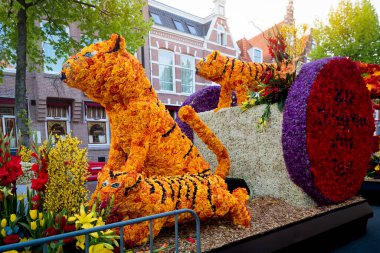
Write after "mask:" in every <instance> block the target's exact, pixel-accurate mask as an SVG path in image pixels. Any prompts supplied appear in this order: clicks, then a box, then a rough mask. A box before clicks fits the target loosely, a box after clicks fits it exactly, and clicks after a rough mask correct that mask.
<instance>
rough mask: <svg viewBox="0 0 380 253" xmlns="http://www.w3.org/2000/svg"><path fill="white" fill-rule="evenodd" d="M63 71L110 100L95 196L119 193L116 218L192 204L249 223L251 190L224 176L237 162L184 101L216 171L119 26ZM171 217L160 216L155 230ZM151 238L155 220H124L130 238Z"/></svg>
mask: <svg viewBox="0 0 380 253" xmlns="http://www.w3.org/2000/svg"><path fill="white" fill-rule="evenodd" d="M62 79H63V80H64V81H65V82H66V83H67V84H68V85H69V86H71V87H74V88H78V89H80V90H82V91H84V92H85V93H86V94H87V95H88V96H89V97H90V98H91V99H93V100H94V101H96V102H98V103H100V104H101V105H102V106H104V107H105V108H106V112H107V114H108V116H109V118H110V125H111V130H112V140H111V149H110V154H109V160H108V162H107V164H106V166H105V168H104V169H103V170H102V172H101V175H99V177H98V181H99V182H98V186H97V189H96V190H95V192H94V193H93V196H92V202H93V201H94V200H96V199H97V197H99V198H100V201H101V202H104V203H107V202H108V201H109V200H110V198H111V196H113V197H114V198H115V202H114V203H115V211H114V212H113V213H112V215H114V218H112V221H118V220H119V221H120V220H129V219H133V218H138V217H142V216H147V215H152V214H156V213H160V212H165V211H171V210H175V209H180V208H191V209H193V210H195V211H196V213H197V214H198V216H199V217H200V218H201V219H202V220H205V219H207V218H211V217H214V216H217V217H222V216H225V215H227V214H228V215H229V216H230V217H231V219H232V221H233V223H234V224H236V225H242V226H246V227H249V225H250V215H249V213H248V211H247V209H246V207H245V204H246V201H247V200H248V194H247V192H246V191H245V190H244V189H236V191H234V192H233V193H230V192H228V190H227V186H226V184H225V183H224V178H225V177H226V175H228V171H229V167H230V160H229V155H228V153H227V150H226V148H225V147H224V146H223V144H222V143H221V142H220V141H219V139H218V138H217V137H216V135H215V134H214V133H212V132H211V131H210V129H209V128H208V127H207V126H206V125H205V124H204V123H203V122H202V120H201V119H200V118H199V116H198V115H197V113H196V112H195V110H194V109H193V108H192V107H190V106H187V107H183V108H181V111H179V115H180V117H181V120H182V121H184V122H186V123H187V124H189V125H190V127H191V128H192V129H193V130H194V131H195V132H196V133H197V134H198V136H199V137H200V138H201V139H202V140H203V141H204V142H205V143H206V145H207V146H208V147H209V148H210V149H211V150H212V151H213V152H214V154H215V155H216V157H217V160H218V165H217V168H216V170H215V173H214V174H210V172H209V164H208V163H207V162H206V161H205V160H204V159H203V157H202V156H201V155H200V154H199V152H198V150H197V148H196V147H195V146H194V145H193V143H192V142H191V141H190V140H189V139H188V138H187V137H186V136H185V135H184V134H183V133H182V131H181V130H180V128H179V127H178V126H177V124H176V123H175V121H174V119H173V118H171V116H170V114H169V113H168V111H167V110H165V106H164V105H163V104H162V103H161V102H160V101H159V99H158V97H157V95H156V93H155V91H154V88H153V86H152V85H151V84H150V82H149V81H148V79H147V78H146V76H145V71H144V69H143V67H142V66H141V64H140V63H139V62H138V60H137V59H136V58H134V57H133V56H132V55H131V54H129V53H128V52H127V51H126V50H125V41H124V38H122V37H121V36H120V35H116V34H114V35H112V36H111V38H110V39H109V40H108V41H104V42H100V43H96V44H93V45H90V46H88V47H85V48H84V49H82V51H81V52H79V53H78V54H75V55H74V56H72V57H70V58H69V59H68V60H67V61H66V63H65V64H64V66H63V70H62ZM126 155H128V159H127V160H126V159H125V156H126ZM185 218H186V217H185ZM185 218H183V219H182V217H181V218H180V219H179V220H180V221H182V220H186V219H185ZM187 218H188V217H187ZM170 224H171V225H172V224H173V222H172V221H166V220H165V219H160V220H159V222H156V223H155V225H154V231H153V233H154V235H157V234H158V233H159V232H160V230H161V228H162V227H163V226H168V225H170ZM148 238H149V225H148V224H147V223H140V224H136V225H131V226H126V227H125V228H124V240H125V242H126V244H127V245H130V246H134V245H139V244H143V243H145V242H146V241H147V239H148Z"/></svg>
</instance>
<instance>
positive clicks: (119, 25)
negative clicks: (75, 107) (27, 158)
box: [0, 0, 152, 146]
mask: <svg viewBox="0 0 380 253" xmlns="http://www.w3.org/2000/svg"><path fill="white" fill-rule="evenodd" d="M145 4H146V1H145V0H128V1H126V0H65V1H62V0H0V83H1V82H2V80H1V77H2V74H3V72H2V71H3V69H4V68H5V67H6V66H7V65H9V64H10V65H13V66H16V84H15V97H16V116H17V115H19V114H20V113H23V112H25V111H26V110H27V102H26V101H27V100H26V86H25V76H26V70H27V69H28V70H29V71H33V70H37V71H38V70H41V69H43V66H44V65H45V64H49V63H56V61H57V58H61V57H68V56H69V55H70V54H72V53H74V52H75V51H77V50H78V49H79V48H81V47H82V46H83V45H87V44H89V43H92V42H94V40H97V39H108V38H109V35H110V34H111V33H119V34H121V35H123V36H124V38H125V39H126V44H127V50H128V51H130V52H132V53H134V52H135V51H136V50H137V48H138V47H140V46H142V45H143V44H144V41H145V37H146V35H147V33H148V30H149V29H150V27H151V25H152V22H151V21H149V22H147V21H146V20H144V13H143V11H142V9H143V7H144V5H145ZM43 22H44V25H43V26H41V24H42V23H43ZM73 25H74V26H75V25H76V26H78V27H79V29H80V31H81V36H80V34H75V36H70V35H69V34H68V33H67V27H69V26H73ZM73 35H74V34H73ZM45 41H46V42H48V43H49V44H50V45H51V46H52V47H53V49H54V50H55V53H56V57H50V58H49V57H44V54H43V50H42V43H43V42H45ZM17 127H18V129H19V130H20V131H21V133H22V142H23V144H24V145H27V146H28V144H29V137H28V129H27V126H26V125H25V123H24V122H23V121H22V120H17Z"/></svg>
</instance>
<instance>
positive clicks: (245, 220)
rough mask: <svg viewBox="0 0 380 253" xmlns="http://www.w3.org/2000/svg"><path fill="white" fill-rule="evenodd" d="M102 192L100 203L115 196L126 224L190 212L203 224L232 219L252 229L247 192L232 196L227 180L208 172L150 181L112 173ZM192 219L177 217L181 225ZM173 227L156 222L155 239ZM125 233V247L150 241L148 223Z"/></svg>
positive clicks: (170, 220)
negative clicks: (158, 215) (178, 212)
mask: <svg viewBox="0 0 380 253" xmlns="http://www.w3.org/2000/svg"><path fill="white" fill-rule="evenodd" d="M99 192H100V198H101V199H107V198H109V197H110V196H115V202H114V203H115V204H114V209H115V210H117V214H116V215H118V216H121V217H123V220H129V219H134V218H138V217H143V216H148V215H153V214H157V213H162V212H168V211H173V210H176V209H183V208H189V209H193V210H194V211H195V212H196V213H197V215H198V216H199V218H200V219H201V220H205V219H208V218H211V217H223V216H226V215H229V217H230V218H231V219H232V222H233V223H234V224H235V225H241V226H244V227H249V226H250V219H251V218H250V214H249V212H248V209H247V207H246V203H247V201H248V198H249V197H248V194H247V191H246V190H245V189H244V188H237V189H235V190H234V191H233V192H232V194H231V193H230V192H229V191H228V190H227V185H226V183H225V182H224V180H223V179H222V178H221V177H219V176H217V175H212V174H210V173H209V172H205V173H201V174H192V175H191V174H186V175H183V176H167V177H164V176H157V177H150V178H146V177H144V176H143V175H142V174H140V173H137V172H110V174H109V177H108V179H107V180H105V181H104V182H103V183H102V185H101V189H100V191H99ZM111 215H112V214H111ZM191 218H192V216H191V215H190V214H187V213H185V214H181V215H179V216H178V221H179V222H184V221H187V220H189V219H191ZM173 224H174V218H173V217H164V218H160V219H155V220H154V221H153V235H154V236H157V235H158V233H159V232H160V230H161V229H162V227H167V226H172V225H173ZM123 233H124V241H125V243H126V245H129V246H131V247H132V246H134V245H141V244H143V243H145V242H146V241H147V240H148V238H149V222H142V223H137V224H133V225H129V226H126V227H124V231H123Z"/></svg>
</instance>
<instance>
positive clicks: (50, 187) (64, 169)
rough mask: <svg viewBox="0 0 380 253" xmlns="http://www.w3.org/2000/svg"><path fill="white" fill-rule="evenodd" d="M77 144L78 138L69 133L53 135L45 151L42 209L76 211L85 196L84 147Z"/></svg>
mask: <svg viewBox="0 0 380 253" xmlns="http://www.w3.org/2000/svg"><path fill="white" fill-rule="evenodd" d="M80 145H81V141H80V140H79V139H78V138H76V137H72V136H71V135H66V136H64V137H57V138H56V142H55V143H54V147H53V148H52V149H51V150H50V152H49V154H48V158H49V164H48V166H47V174H48V175H49V177H48V178H49V180H48V182H47V184H46V191H45V199H44V204H43V208H44V210H46V211H53V212H60V211H61V210H67V212H68V214H71V212H75V211H78V210H79V207H80V205H81V204H83V203H84V200H86V199H87V188H86V185H85V184H86V182H87V177H88V175H89V172H88V164H87V149H84V148H80Z"/></svg>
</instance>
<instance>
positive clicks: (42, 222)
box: [40, 219, 45, 227]
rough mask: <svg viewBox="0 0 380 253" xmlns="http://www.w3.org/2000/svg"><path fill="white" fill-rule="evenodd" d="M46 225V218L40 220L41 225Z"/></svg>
mask: <svg viewBox="0 0 380 253" xmlns="http://www.w3.org/2000/svg"><path fill="white" fill-rule="evenodd" d="M44 225H45V220H44V219H41V220H40V226H41V227H43V226H44Z"/></svg>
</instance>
